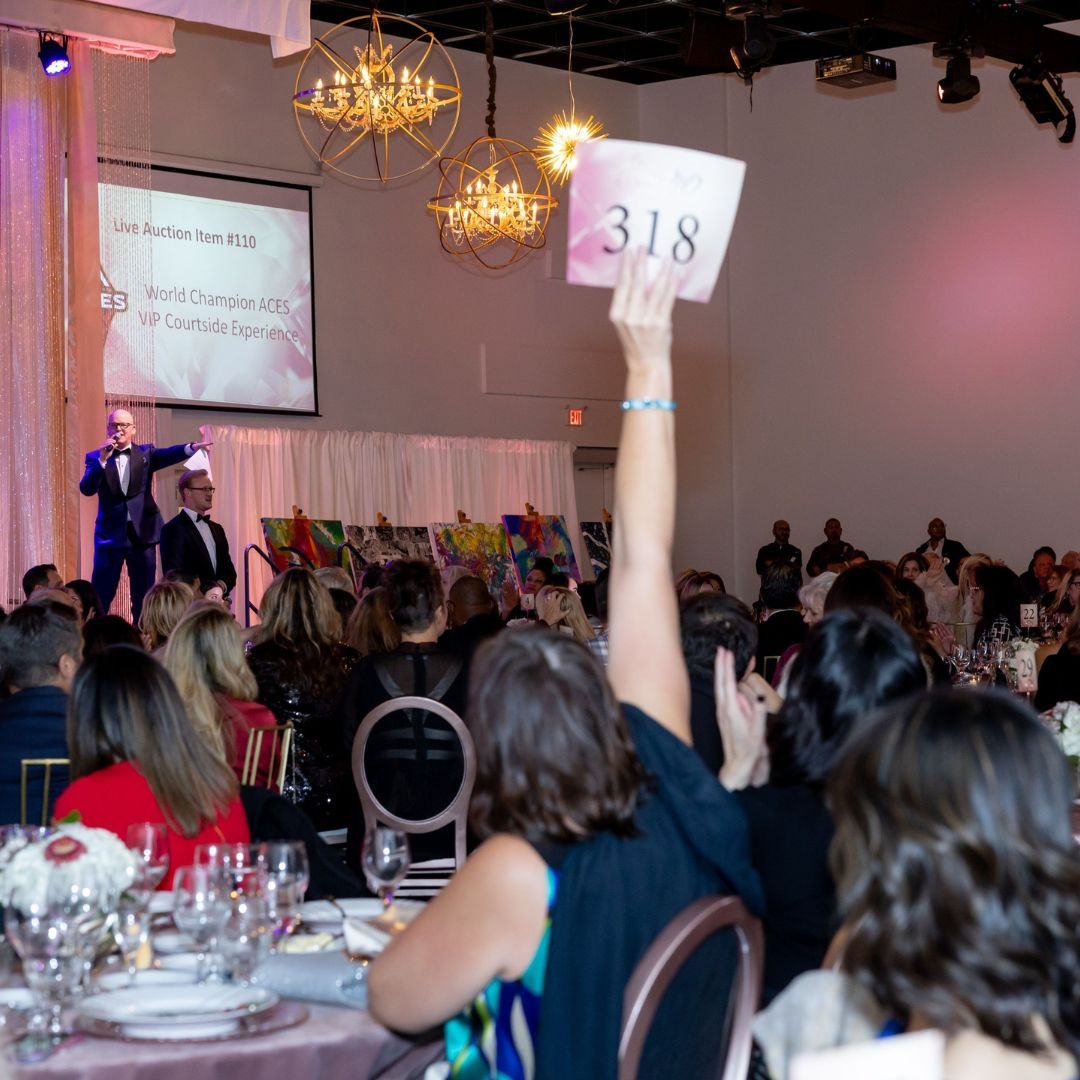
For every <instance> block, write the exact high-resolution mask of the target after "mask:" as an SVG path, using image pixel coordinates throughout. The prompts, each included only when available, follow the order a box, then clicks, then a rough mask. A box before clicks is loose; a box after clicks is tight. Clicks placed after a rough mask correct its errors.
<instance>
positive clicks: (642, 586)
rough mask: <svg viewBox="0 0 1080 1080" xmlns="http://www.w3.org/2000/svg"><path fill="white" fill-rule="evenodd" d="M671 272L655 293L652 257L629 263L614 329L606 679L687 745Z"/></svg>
mask: <svg viewBox="0 0 1080 1080" xmlns="http://www.w3.org/2000/svg"><path fill="white" fill-rule="evenodd" d="M675 291H676V282H675V277H674V273H673V270H672V267H671V264H670V263H665V265H664V267H663V269H662V270H661V272H660V275H659V276H658V277H657V278H656V280H655V281H654V282H653V283H652V285H650V284H649V283H648V280H647V276H646V266H645V253H644V251H636V252H632V253H630V254H628V255H627V256H625V257H624V259H623V262H622V266H621V267H620V274H619V281H618V283H617V284H616V286H615V295H614V298H613V299H612V303H611V314H610V318H611V322H612V324H613V325H614V327H615V330H616V332H617V333H618V335H619V341H620V342H621V343H622V348H623V355H624V357H625V359H626V398H627V400H628V401H630V402H632V403H634V404H636V405H638V406H641V405H644V406H646V407H637V408H629V409H627V410H625V411H624V413H623V426H622V437H621V439H620V442H619V463H618V468H617V470H616V472H615V509H616V517H617V520H618V539H617V541H616V544H615V549H614V551H613V552H612V560H611V587H610V600H609V616H610V618H609V637H610V659H609V661H608V678H609V679H610V681H611V685H612V688H613V689H614V691H615V695H616V696H617V697H618V699H619V700H620V701H624V702H626V703H628V704H631V705H636V706H638V707H639V708H640V709H642V710H643V711H644V712H646V713H648V714H649V716H651V717H653V719H655V720H656V721H658V722H659V723H661V724H663V725H664V727H666V728H667V729H668V730H669V731H671V732H672V733H673V734H674V735H676V736H677V737H678V738H680V739H682V741H683V742H686V743H689V742H690V683H689V678H688V676H687V673H686V664H685V662H684V660H683V655H682V648H681V646H680V642H679V612H678V606H677V603H676V598H675V589H674V586H673V584H672V576H671V549H672V543H673V539H674V534H675V415H674V412H673V410H672V408H670V407H659V408H657V407H655V404H656V403H658V402H659V403H660V404H661V406H664V405H670V401H671V395H672V377H671V311H672V307H673V306H674V303H675Z"/></svg>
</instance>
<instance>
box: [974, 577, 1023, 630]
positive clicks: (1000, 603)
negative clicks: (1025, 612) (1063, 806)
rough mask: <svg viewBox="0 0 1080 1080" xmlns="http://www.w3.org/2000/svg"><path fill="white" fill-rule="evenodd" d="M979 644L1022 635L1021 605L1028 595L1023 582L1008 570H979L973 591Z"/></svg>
mask: <svg viewBox="0 0 1080 1080" xmlns="http://www.w3.org/2000/svg"><path fill="white" fill-rule="evenodd" d="M970 592H971V612H972V614H973V615H974V616H975V618H976V619H978V620H979V621H978V622H977V623H976V624H975V638H974V640H975V642H976V644H977V643H978V642H980V641H982V640H983V639H986V640H991V639H993V640H996V641H1008V640H1009V639H1010V638H1012V637H1015V636H1016V635H1018V634H1019V632H1020V629H1019V627H1020V605H1021V604H1022V603H1024V591H1023V587H1022V586H1021V584H1020V579H1019V578H1018V577H1017V576H1016V575H1015V574H1014V573H1013V572H1012V571H1011V570H1010V569H1009V568H1008V567H1007V566H993V565H991V566H978V567H976V568H975V582H974V584H973V585H972V586H971V587H970Z"/></svg>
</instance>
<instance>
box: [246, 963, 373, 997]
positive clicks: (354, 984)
mask: <svg viewBox="0 0 1080 1080" xmlns="http://www.w3.org/2000/svg"><path fill="white" fill-rule="evenodd" d="M255 981H256V982H257V984H258V985H259V986H263V987H266V989H268V990H273V991H274V992H275V993H276V994H278V995H280V996H281V997H283V998H291V999H293V1000H294V1001H319V1002H323V1003H324V1004H327V1005H347V1006H349V1007H350V1008H353V1009H362V1008H364V1007H365V1006H366V1005H367V994H366V985H365V983H364V972H363V966H362V965H361V964H358V963H357V962H356V961H355V960H350V959H349V958H348V957H347V956H346V955H345V953H343V952H341V951H340V950H336V951H334V952H320V953H303V954H302V955H299V956H288V955H286V954H284V953H275V954H273V955H272V956H270V957H268V958H267V959H266V960H265V961H263V963H261V964H260V965H259V967H258V969H257V970H256V972H255ZM358 991H359V992H358Z"/></svg>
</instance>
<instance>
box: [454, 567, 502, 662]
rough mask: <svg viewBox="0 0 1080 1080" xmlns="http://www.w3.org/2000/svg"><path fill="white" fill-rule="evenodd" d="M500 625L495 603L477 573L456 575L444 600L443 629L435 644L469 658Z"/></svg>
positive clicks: (495, 632) (500, 620)
mask: <svg viewBox="0 0 1080 1080" xmlns="http://www.w3.org/2000/svg"><path fill="white" fill-rule="evenodd" d="M502 629H503V621H502V619H500V618H499V605H498V604H496V603H495V600H494V599H493V598H492V595H491V593H490V592H489V591H488V587H487V586H486V585H485V584H484V583H483V581H481V580H480V578H478V577H472V576H471V575H466V576H465V577H461V578H458V579H457V581H455V582H454V584H453V585H452V586H451V588H450V595H449V597H448V598H447V601H446V632H445V633H444V634H443V635H442V637H441V638H439V644H440V645H441V646H443V648H446V649H449V650H450V651H451V652H456V653H460V654H461V655H463V656H465V657H466V658H470V657H471V656H472V654H473V652H474V651H475V650H476V648H477V646H478V645H480V643H481V642H483V641H486V640H487V639H488V638H489V637H492V636H494V635H495V634H497V633H498V632H499V631H500V630H502Z"/></svg>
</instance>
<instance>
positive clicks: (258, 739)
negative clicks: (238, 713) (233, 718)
mask: <svg viewBox="0 0 1080 1080" xmlns="http://www.w3.org/2000/svg"><path fill="white" fill-rule="evenodd" d="M292 735H293V726H292V724H291V723H287V724H277V725H276V726H275V727H253V728H252V729H251V730H250V731H249V732H248V740H247V747H246V748H245V749H244V764H243V766H242V767H241V770H240V783H241V784H249V785H251V786H252V787H260V786H265V787H268V788H271V789H272V790H274V791H276V792H277V793H278V794H279V795H280V794H281V793H282V791H283V790H284V788H285V774H286V771H287V769H288V767H289V750H290V748H291V747H292ZM267 739H269V740H270V742H269V747H270V758H269V761H268V762H267V765H266V783H265V785H260V784H259V765H260V762H261V761H262V757H263V746H264V745H265V740H267Z"/></svg>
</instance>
